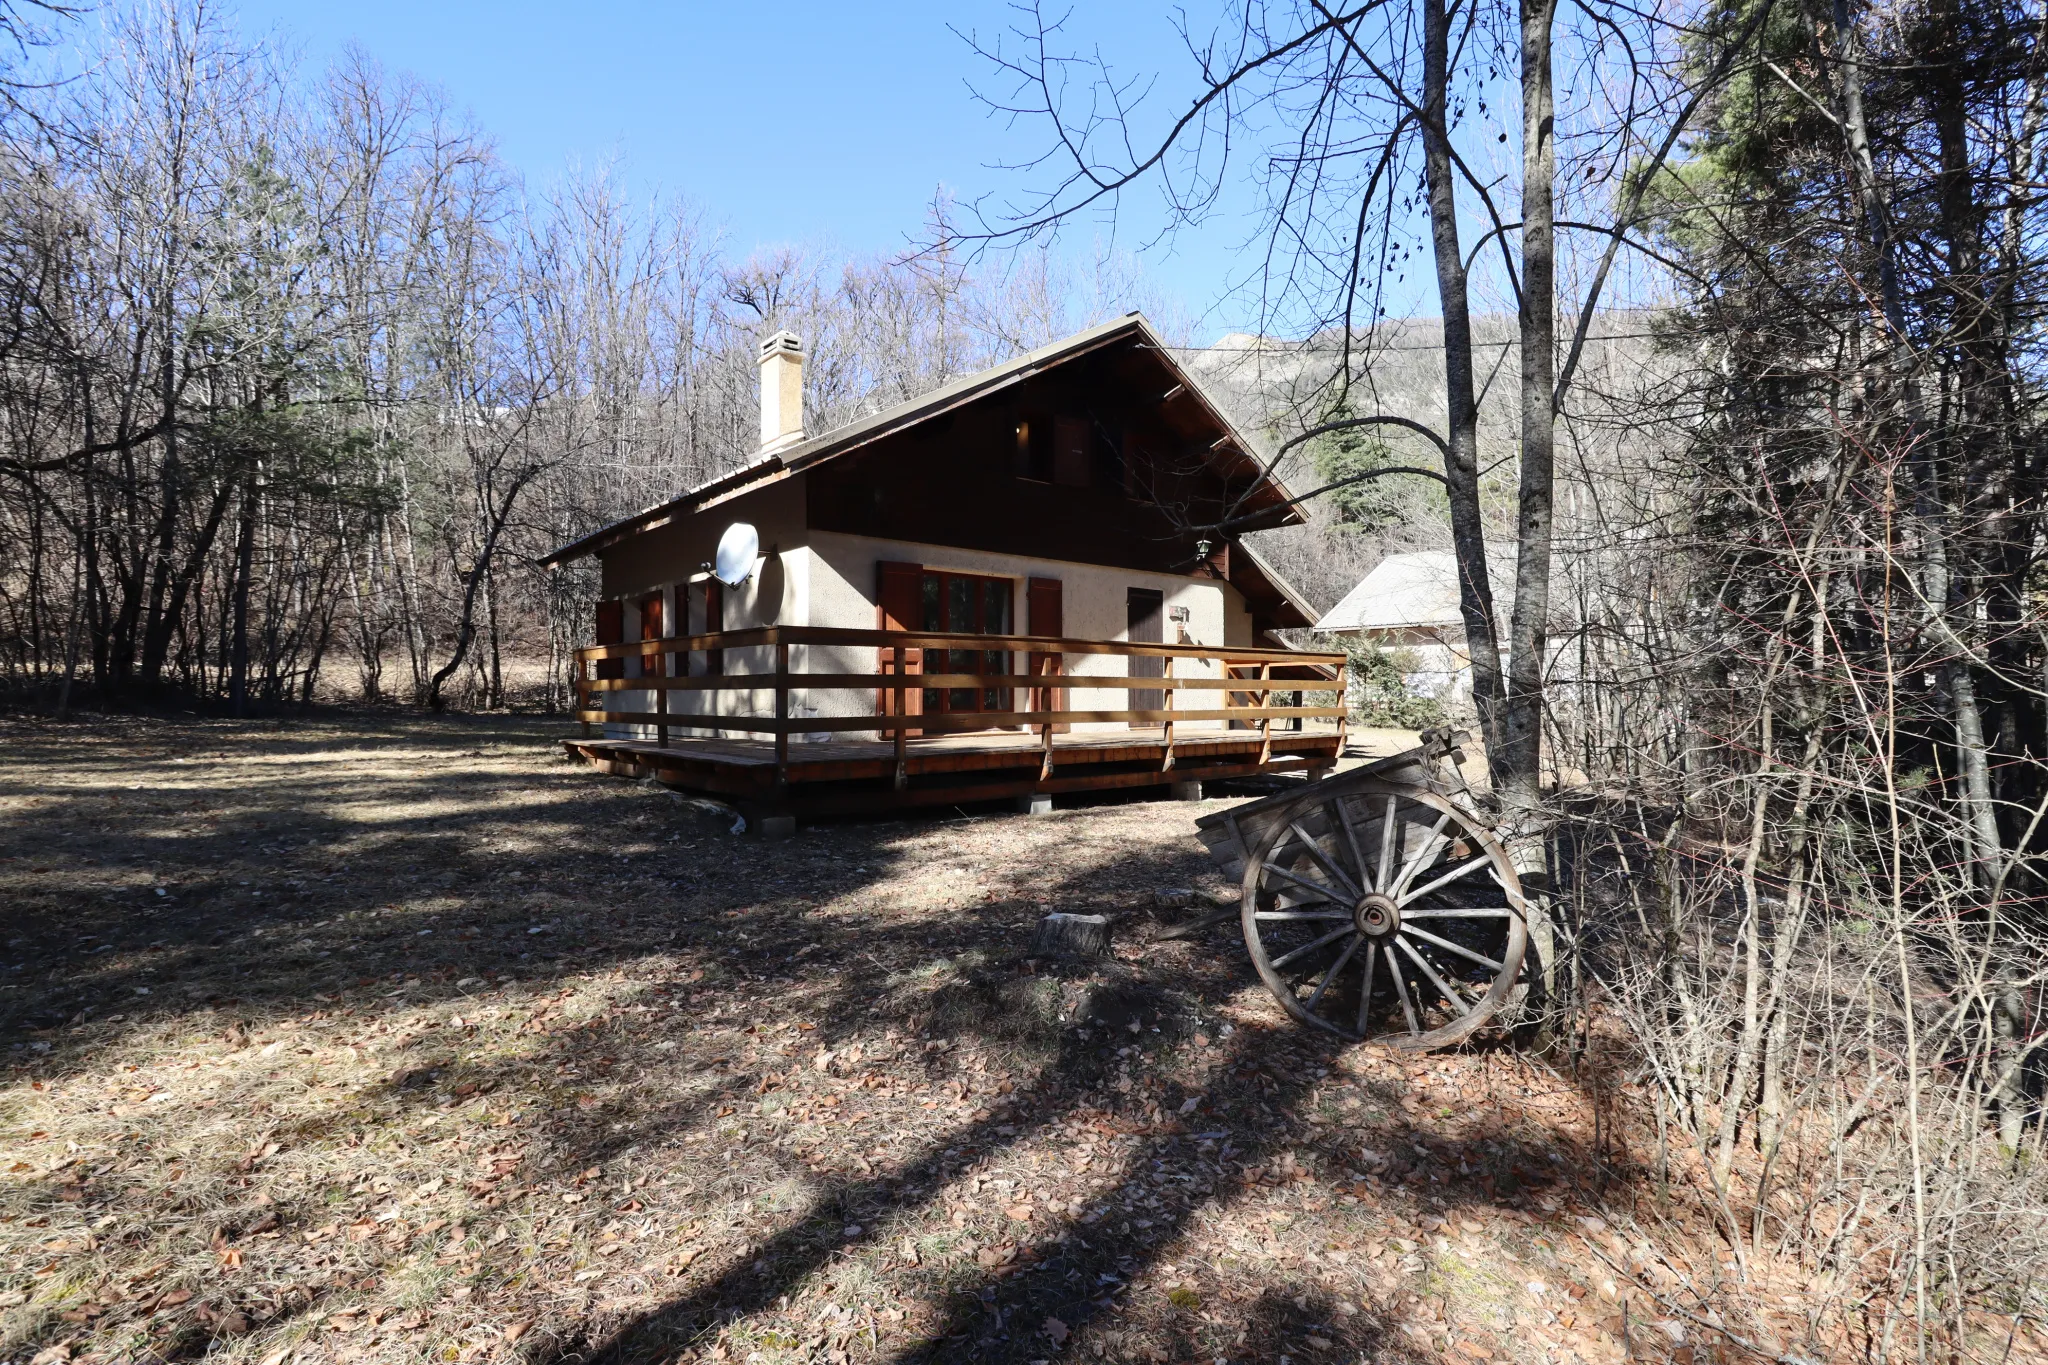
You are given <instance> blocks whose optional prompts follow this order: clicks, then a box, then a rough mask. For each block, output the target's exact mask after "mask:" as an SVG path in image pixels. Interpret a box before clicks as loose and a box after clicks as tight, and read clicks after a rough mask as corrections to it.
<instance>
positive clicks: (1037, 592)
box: [1024, 578, 1067, 730]
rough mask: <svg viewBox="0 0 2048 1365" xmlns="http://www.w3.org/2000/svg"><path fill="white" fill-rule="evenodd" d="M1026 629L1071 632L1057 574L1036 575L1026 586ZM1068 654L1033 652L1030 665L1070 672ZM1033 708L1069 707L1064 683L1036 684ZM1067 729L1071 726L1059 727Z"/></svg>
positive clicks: (1046, 670)
mask: <svg viewBox="0 0 2048 1365" xmlns="http://www.w3.org/2000/svg"><path fill="white" fill-rule="evenodd" d="M1024 610H1025V613H1026V615H1025V627H1024V629H1025V633H1026V634H1030V635H1049V636H1052V637H1054V638H1060V637H1063V636H1065V635H1066V633H1067V608H1066V599H1065V596H1064V588H1063V587H1062V585H1061V583H1060V580H1059V579H1057V578H1034V579H1031V580H1029V581H1028V582H1027V583H1026V584H1025V586H1024ZM1066 662H1067V659H1066V656H1065V655H1064V654H1033V655H1032V656H1031V657H1030V660H1029V662H1028V664H1027V665H1026V667H1027V668H1028V669H1029V671H1030V672H1032V673H1042V674H1058V673H1064V672H1066V671H1067V670H1066ZM1031 709H1032V710H1034V711H1064V710H1066V709H1067V690H1066V689H1065V688H1064V687H1034V688H1033V689H1031ZM1059 728H1060V729H1062V730H1064V729H1066V728H1067V727H1066V726H1064V725H1062V726H1060V727H1059Z"/></svg>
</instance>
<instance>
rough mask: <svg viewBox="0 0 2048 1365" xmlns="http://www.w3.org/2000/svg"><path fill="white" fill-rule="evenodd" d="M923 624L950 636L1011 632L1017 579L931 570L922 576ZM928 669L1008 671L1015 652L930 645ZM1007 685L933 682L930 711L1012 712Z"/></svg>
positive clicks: (929, 690) (926, 659)
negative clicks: (935, 685) (960, 685)
mask: <svg viewBox="0 0 2048 1365" xmlns="http://www.w3.org/2000/svg"><path fill="white" fill-rule="evenodd" d="M918 590H919V598H920V600H919V607H920V614H921V619H920V620H919V622H918V628H919V629H921V630H928V631H933V632H936V633H940V634H946V635H1008V634H1010V633H1011V631H1012V624H1011V623H1012V620H1013V614H1012V609H1011V600H1012V598H1013V597H1014V596H1015V593H1016V584H1015V583H1014V582H1012V581H1011V580H1010V579H1007V578H985V577H982V576H981V575H979V574H963V573H942V572H939V571H936V570H930V569H928V570H926V571H925V572H924V574H923V576H922V578H921V579H920V581H919V584H918ZM924 671H925V672H927V673H984V674H986V673H1005V674H1006V673H1008V672H1009V671H1010V655H1009V652H1008V651H1007V650H1000V649H947V650H936V649H934V650H926V651H925V657H924ZM1009 709H1010V690H1009V689H1008V688H1006V687H980V688H976V687H927V688H925V689H924V714H926V715H934V714H936V713H938V712H941V711H1007V710H1009Z"/></svg>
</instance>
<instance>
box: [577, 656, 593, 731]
mask: <svg viewBox="0 0 2048 1365" xmlns="http://www.w3.org/2000/svg"><path fill="white" fill-rule="evenodd" d="M589 709H590V660H588V659H586V658H584V657H583V651H582V650H580V649H579V650H577V651H576V720H577V723H578V724H580V725H582V727H583V737H584V738H585V739H589V738H590V737H591V736H590V722H589V721H588V720H586V719H584V716H583V713H584V712H585V711H588V710H589Z"/></svg>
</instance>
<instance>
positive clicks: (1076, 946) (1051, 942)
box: [1031, 912, 1109, 957]
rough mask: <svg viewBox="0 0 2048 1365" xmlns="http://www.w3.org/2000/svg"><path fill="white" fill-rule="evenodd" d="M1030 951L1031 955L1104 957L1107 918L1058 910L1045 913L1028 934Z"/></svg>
mask: <svg viewBox="0 0 2048 1365" xmlns="http://www.w3.org/2000/svg"><path fill="white" fill-rule="evenodd" d="M1031 953H1032V956H1034V957H1108V956H1109V919H1108V917H1107V916H1105V915H1068V914H1063V913H1059V912H1054V913H1053V914H1050V915H1047V916H1046V917H1045V918H1044V919H1042V920H1040V921H1039V922H1038V930H1037V932H1036V933H1034V934H1032V936H1031Z"/></svg>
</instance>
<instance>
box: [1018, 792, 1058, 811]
mask: <svg viewBox="0 0 2048 1365" xmlns="http://www.w3.org/2000/svg"><path fill="white" fill-rule="evenodd" d="M1017 813H1018V814H1019V815H1051V814H1052V793H1051V792H1026V793H1025V794H1024V795H1022V796H1020V797H1018V798H1017Z"/></svg>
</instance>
